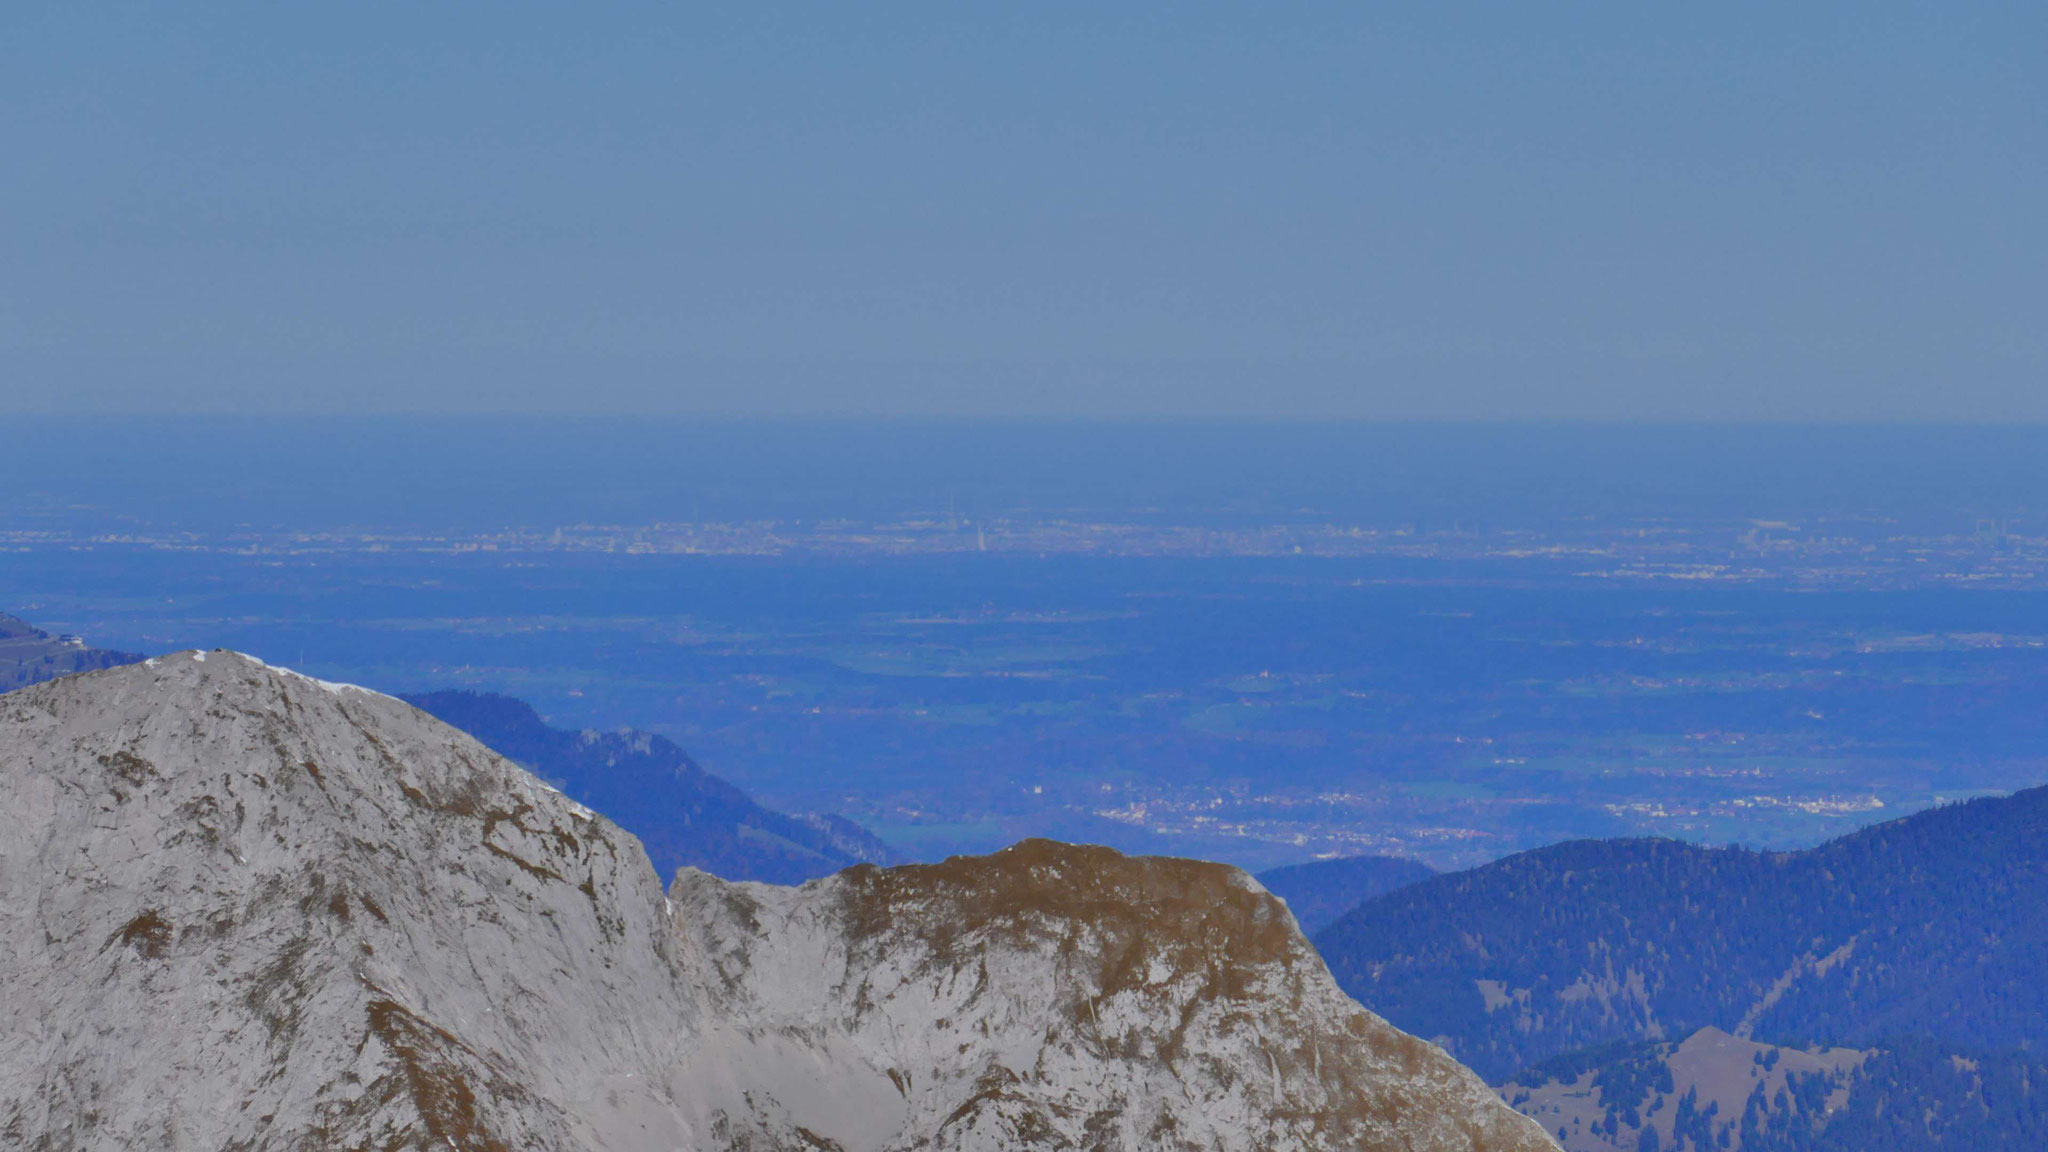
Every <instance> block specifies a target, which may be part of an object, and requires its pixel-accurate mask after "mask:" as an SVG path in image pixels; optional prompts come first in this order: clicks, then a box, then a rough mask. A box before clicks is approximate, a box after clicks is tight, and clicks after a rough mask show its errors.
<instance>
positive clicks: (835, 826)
mask: <svg viewBox="0 0 2048 1152" xmlns="http://www.w3.org/2000/svg"><path fill="white" fill-rule="evenodd" d="M404 699H405V700H406V702H407V703H410V704H412V705H413V706H414V707H416V708H419V709H421V710H422V711H425V712H427V713H430V714H431V715H433V716H435V717H436V718H438V719H440V720H442V721H444V722H445V723H448V724H451V725H453V726H455V727H457V728H460V729H462V730H463V731H465V732H467V733H469V734H470V735H471V736H474V737H476V738H477V739H478V740H480V741H482V742H483V743H484V744H485V745H487V746H488V747H490V748H491V749H492V750H493V751H495V752H497V753H498V754H499V755H501V756H504V757H505V758H507V759H509V760H513V761H516V762H517V763H519V764H521V765H523V766H524V767H526V768H527V769H528V770H530V771H532V772H533V773H534V774H535V775H537V776H539V777H541V778H542V779H543V780H546V781H548V782H549V783H551V784H553V785H554V786H555V787H557V788H560V789H561V790H562V791H563V792H564V793H565V794H567V795H568V796H569V797H570V798H572V799H574V800H576V801H578V802H580V803H582V804H585V805H588V806H589V807H591V808H593V809H596V810H597V811H598V812H600V813H603V814H604V815H605V816H606V817H608V818H610V819H611V820H612V821H613V822H614V823H616V824H618V825H619V826H620V827H622V828H624V829H626V831H628V832H631V833H632V834H633V835H635V836H637V837H639V838H640V842H641V843H642V844H644V845H645V846H646V848H647V854H648V856H649V857H650V858H652V859H653V861H654V865H655V867H656V868H657V869H659V870H660V872H661V875H662V877H663V878H664V880H666V879H667V878H669V877H671V876H673V875H674V874H675V871H676V869H678V868H683V867H690V868H698V869H702V870H703V871H706V872H709V873H712V874H713V875H716V876H720V877H723V878H725V879H728V880H760V881H765V882H767V883H771V884H801V883H802V882H804V881H805V880H811V879H815V878H816V877H819V876H826V875H830V874H831V873H833V872H837V871H839V870H840V869H842V868H846V867H848V866H850V865H854V864H859V863H862V862H874V863H883V864H886V863H891V862H893V861H894V859H895V853H894V852H892V851H891V850H890V848H889V846H888V845H886V844H884V843H882V841H880V840H879V839H877V838H876V837H875V836H874V835H873V834H872V833H870V832H868V831H867V829H865V828H862V827H861V826H860V825H858V824H855V823H853V822H852V821H850V820H846V819H843V818H841V817H837V816H806V817H797V816H788V815H785V814H783V813H780V812H775V811H771V810H770V809H767V808H764V807H762V806H761V805H759V804H757V803H755V802H754V801H753V800H752V799H751V798H750V797H748V796H747V794H746V793H744V792H742V791H740V790H739V789H738V788H736V787H734V786H733V785H732V784H730V783H727V782H726V781H724V780H721V779H719V778H718V777H716V776H713V775H711V774H710V773H708V772H706V771H704V769H702V768H700V767H698V766H697V763H696V762H695V761H693V760H691V759H690V757H689V754H688V753H686V752H684V751H683V750H682V749H681V748H680V747H678V746H677V745H676V744H675V743H674V742H673V741H671V740H668V739H667V738H665V737H661V736H656V735H653V734H651V733H646V732H632V731H626V732H597V731H582V732H572V731H568V730H565V729H561V728H551V727H549V726H548V725H547V723H546V722H544V721H543V720H542V719H541V717H540V715H539V714H538V713H536V712H535V711H534V710H533V708H532V706H530V705H528V704H527V703H525V702H524V701H521V700H515V699H513V698H512V697H510V696H498V695H493V694H489V693H480V692H430V693H425V694H422V695H415V696H407V697H405V698H404Z"/></svg>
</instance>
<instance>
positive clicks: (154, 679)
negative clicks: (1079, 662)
mask: <svg viewBox="0 0 2048 1152" xmlns="http://www.w3.org/2000/svg"><path fill="white" fill-rule="evenodd" d="M0 799H4V801H5V802H4V803H0V929H4V931H0V949H4V952H0V1038H4V1040H5V1043H0V1144H4V1145H5V1146H6V1147H10V1148H40V1149H59V1148H88V1147H91V1148H172V1149H176V1148H234V1149H240V1150H243V1152H273V1150H276V1152H285V1150H310V1149H316V1148H317V1149H325V1148H377V1149H387V1150H400V1149H403V1150H417V1152H426V1150H428V1149H436V1150H438V1149H444V1148H452V1149H456V1150H457V1152H510V1150H511V1149H515V1148H517V1149H527V1148H533V1149H543V1148H544V1149H561V1150H564V1152H571V1150H584V1152H653V1150H657V1149H660V1150H677V1152H942V1150H943V1152H1054V1150H1057V1149H1069V1150H1076V1149H1093V1150H1101V1152H1111V1150H1126V1149H1128V1150H1133V1152H1135V1150H1138V1149H1144V1150H1148V1152H1149V1150H1153V1149H1158V1150H1161V1152H1194V1150H1197V1149H1200V1150H1202V1152H1263V1150H1265V1149H1275V1148H1287V1149H1301V1150H1303V1152H1338V1150H1345V1152H1351V1150H1361V1149H1362V1150H1380V1149H1384V1150H1387V1152H1394V1150H1400V1152H1537V1150H1538V1149H1542V1148H1546V1147H1550V1146H1551V1145H1550V1142H1549V1140H1548V1139H1547V1138H1546V1137H1545V1135H1544V1134H1543V1133H1542V1131H1541V1130H1540V1129H1539V1128H1538V1127H1537V1126H1536V1124H1535V1123H1534V1122H1533V1121H1531V1120H1529V1119H1527V1118H1525V1117H1522V1116H1520V1115H1517V1114H1516V1113H1515V1112H1514V1111H1513V1110H1512V1109H1511V1108H1509V1107H1508V1106H1507V1105H1506V1104H1505V1103H1503V1102H1501V1101H1500V1100H1499V1099H1498V1098H1497V1097H1495V1096H1494V1094H1493V1093H1492V1092H1491V1091H1490V1090H1489V1089H1488V1088H1487V1087H1486V1086H1485V1085H1484V1084H1483V1083H1482V1082H1481V1081H1480V1080H1479V1079H1478V1078H1476V1077H1474V1076H1473V1075H1472V1074H1471V1073H1470V1072H1469V1071H1467V1070H1465V1069H1464V1068H1462V1067H1460V1066H1458V1065H1457V1064H1456V1062H1454V1061H1453V1060H1451V1059H1450V1058H1449V1057H1447V1056H1445V1055H1444V1053H1443V1052H1442V1051H1441V1050H1439V1049H1437V1048H1435V1047H1433V1046H1431V1045H1429V1044H1426V1043H1424V1042H1422V1041H1420V1040H1418V1039H1416V1038H1415V1037H1412V1036H1409V1035H1406V1034H1404V1033H1402V1032H1399V1031H1397V1030H1396V1029H1394V1028H1392V1027H1390V1026H1389V1025H1387V1024H1386V1023H1385V1022H1384V1021H1382V1020H1380V1019H1379V1018H1378V1017H1376V1016H1373V1015H1371V1014H1370V1013H1368V1012H1366V1011H1365V1010H1363V1009H1361V1008H1360V1007H1359V1006H1358V1005H1357V1004H1356V1003H1355V1002H1353V1001H1351V1000H1350V999H1349V998H1347V997H1345V996H1344V995H1343V993H1342V992H1341V991H1340V990H1339V989H1338V988H1337V985H1336V983H1335V982H1334V981H1333V980H1331V978H1330V975H1329V972H1328V970H1327V969H1326V968H1325V967H1324V966H1323V964H1322V963H1321V961H1320V960H1319V959H1318V958H1317V956H1316V955H1315V953H1314V951H1313V950H1312V949H1311V948H1310V947H1309V945H1308V942H1307V940H1306V939H1304V938H1303V937H1302V936H1301V934H1300V933H1299V932H1298V931H1297V930H1296V929H1295V927H1294V924H1293V920H1292V918H1291V917H1290V916H1289V915H1288V914H1287V912H1286V910H1285V908H1284V907H1283V906H1282V905H1281V904H1280V903H1279V901H1278V900H1276V899H1275V898H1274V897H1272V896H1271V895H1270V894H1269V893H1267V892H1265V891H1264V890H1263V889H1262V888H1260V887H1259V886H1258V885H1257V884H1256V883H1255V882H1253V881H1252V880H1251V879H1250V878H1249V877H1247V876H1246V875H1245V874H1244V873H1242V872H1239V871H1237V870H1236V869H1233V868H1229V867H1226V866H1223V865H1217V864H1206V863H1200V862H1196V861H1188V860H1171V859H1162V858H1137V857H1126V856H1122V855H1119V854H1118V853H1116V852H1113V851H1110V850H1108V849H1103V848H1077V847H1072V846H1068V845H1063V844H1056V843H1051V842H1047V841H1029V842H1025V843H1023V844H1019V845H1017V846H1015V847H1013V848H1011V849H1009V850H1006V851H1004V852H1001V853H998V854H996V855H994V856H989V857H979V858H968V857H956V858H954V859H952V860H948V861H946V862H945V863H943V864H936V865H915V866H907V867H900V868H880V867H876V866H874V865H871V864H862V865H856V866H854V867H852V868H848V869H845V870H843V871H841V872H838V873H836V874H835V875H833V876H830V877H827V878H825V879H822V880H818V881H815V882H812V883H809V884H806V885H804V886H802V887H796V888H791V887H777V886H773V885H765V884H753V883H739V884H735V883H729V882H727V881H724V880H720V879H718V878H716V877H714V876H711V875H709V874H707V873H705V872H702V871H698V870H696V869H692V868H684V869H682V870H680V871H679V872H678V873H677V875H676V877H675V879H674V881H673V882H672V883H671V884H670V885H669V886H668V888H667V890H666V892H664V890H663V888H662V886H661V883H660V880H659V878H658V877H657V875H656V873H655V870H654V868H653V867H652V865H651V864H650V863H649V861H648V859H647V857H646V855H645V853H643V852H642V851H641V850H640V846H639V844H638V843H637V842H636V841H635V839H634V838H633V836H632V835H631V834H630V833H628V832H626V831H624V830H622V829H620V828H619V827H618V826H616V825H614V824H613V823H612V822H611V821H609V820H607V819H605V818H604V817H602V816H600V815H598V814H597V813H595V812H593V811H591V810H590V809H588V808H585V807H584V806H583V805H581V804H579V803H577V802H576V801H575V800H573V799H571V798H569V797H568V796H565V795H563V794H561V793H560V792H557V791H555V790H553V789H551V788H549V787H547V786H546V785H545V784H544V783H543V782H542V781H541V780H539V779H537V778H535V777H534V776H532V775H531V774H530V773H528V772H526V771H525V770H523V769H521V768H520V767H518V766H517V765H516V764H514V763H512V762H511V761H509V760H507V759H506V758H504V757H502V756H499V755H497V754H495V753H493V752H492V751H490V750H489V749H488V748H486V747H485V746H483V745H482V744H481V743H479V742H477V741H476V740H474V739H473V738H471V737H469V736H467V735H465V734H463V733H462V732H460V731H458V730H456V729H455V728H452V727H450V726H448V725H446V724H443V723H441V722H440V721H438V720H435V719H434V718H433V717H431V716H429V715H428V714H426V713H425V712H422V711H420V710H418V709H415V708H413V707H410V706H408V705H406V704H404V703H403V702H401V701H398V700H395V699H392V698H390V697H386V696H381V695H378V694H376V693H374V692H369V691H366V690H363V689H359V688H352V687H348V686H345V685H335V684H326V683H322V682H320V681H316V680H311V679H308V678H306V677H302V676H298V675H295V674H292V673H288V672H284V671H282V670H279V669H273V668H269V667H266V666H264V665H263V664H262V663H261V662H259V661H256V660H253V659H249V658H247V657H242V656H238V655H236V654H234V653H229V652H220V651H216V652H211V653H189V652H188V653H180V654H177V655H173V656H167V657H162V658H158V659H155V660H151V661H147V662H144V663H142V664H139V665H133V666H129V667H124V668H117V669H113V670H111V671H104V672H95V673H89V674H86V675H81V676H72V677H67V678H65V679H62V680H59V681H56V682H53V683H49V684H43V685H40V686H37V687H34V688H30V689H26V690H23V691H19V692H14V693H10V694H8V695H6V696H5V697H0Z"/></svg>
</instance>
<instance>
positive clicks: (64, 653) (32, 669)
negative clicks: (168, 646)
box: [0, 612, 142, 692]
mask: <svg viewBox="0 0 2048 1152" xmlns="http://www.w3.org/2000/svg"><path fill="white" fill-rule="evenodd" d="M140 659H142V656H141V655H140V654H138V653H134V652H116V651H113V650H112V649H107V648H93V647H89V646H87V644H86V643H85V641H83V640H81V639H79V638H78V637H76V636H61V635H60V636H52V635H50V634H49V633H48V632H45V631H43V630H42V629H41V628H38V627H36V626H35V625H33V624H30V623H29V622H28V621H26V620H21V619H18V618H16V617H13V616H9V615H8V614H6V613H5V612H0V692H10V691H13V690H14V689H16V688H26V687H28V686H29V685H31V684H40V683H42V682H43V681H45V680H55V679H56V678H57V677H59V676H70V675H72V674H74V673H77V672H91V671H94V670H97V669H101V668H114V667H118V666H120V665H122V664H133V663H135V662H136V661H137V660H140Z"/></svg>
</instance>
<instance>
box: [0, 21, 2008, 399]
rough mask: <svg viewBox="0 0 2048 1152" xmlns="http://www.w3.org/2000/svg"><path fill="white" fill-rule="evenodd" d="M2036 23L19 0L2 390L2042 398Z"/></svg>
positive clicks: (2, 285) (46, 393) (30, 395)
mask: <svg viewBox="0 0 2048 1152" xmlns="http://www.w3.org/2000/svg"><path fill="white" fill-rule="evenodd" d="M2044 58H2048V6H2044V5H2040V4H2038V3H2035V4H2012V5H1995V4H1972V3H1948V4H1900V3H1890V2H1884V0H1876V2H1870V3H1862V4H1839V5H1837V4H1823V3H1812V4H1797V5H1785V4H1774V5H1747V4H1736V3H1728V4H1711V5H1643V4H1570V3H1560V4H1541V5H1537V4H1498V5H1495V4H1452V5H1446V4H1431V5H1421V4H1413V5H1409V4H1401V5H1366V4H1329V5H1324V4H1286V3H1281V4H1260V5H1251V4H1242V5H1209V4H1176V5H1171V6H1167V5H1160V6H1139V5H1100V4H1097V5H1002V6H998V5H984V4H961V3H954V4H943V5H939V4H933V5H921V4H894V5H882V6H863V5H843V4H839V5H815V6H813V5H801V4H784V5H722V6H713V5H646V6H639V5H603V6H599V5H566V4H553V5H538V4H534V5H528V4H517V3H494V4H488V5H485V4H455V3H447V4H433V5H417V4H376V3H368V4H350V5H320V6H313V5H278V4H249V5H233V4H205V5H180V6H169V5H141V4H104V5H99V4H94V5H82V4H71V5H56V4H48V5H43V4H36V5H29V4H22V5H9V6H6V8H5V10H4V12H0V150H4V152H0V154H4V155H5V156H6V157H7V162H6V163H5V164H4V165H0V208H4V212H0V404H4V406H6V407H10V408H16V409H28V410H51V411H79V412H94V411H103V412H139V411H159V410H184V411H216V410H263V411H338V412H352V413H369V412H383V411H414V410H431V411H446V412H472V411H551V412H552V411H563V412H610V413H631V412H653V413H677V414H691V413H724V414H794V415H832V414H856V415H889V414H943V415H963V416H1004V415H1023V416H1091V415H1101V416H1169V417H1171V416H1198V417H1202V416H1210V417H1213V416H1279V417H1301V416H1309V417H1316V416H1342V417H1418V416H1419V417H1446V418H1464V417H1483V418H1489V419H1500V418H1510V419H1512V418H1524V417H1527V418H1546V419H1559V418H1565V419H1571V418H1592V419H1713V420H1730V419H1735V420H1739V419H1787V420H1812V419H1819V420H1827V419H1873V418H1875V419H1900V420H1918V419H1942V420H2013V419H2027V420H2043V419H2048V212H2044V211H2043V210H2042V208H2041V206H2042V205H2043V204H2048V68H2043V67H2041V61H2042V60H2043V59H2044Z"/></svg>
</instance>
